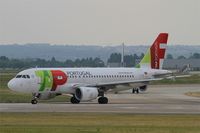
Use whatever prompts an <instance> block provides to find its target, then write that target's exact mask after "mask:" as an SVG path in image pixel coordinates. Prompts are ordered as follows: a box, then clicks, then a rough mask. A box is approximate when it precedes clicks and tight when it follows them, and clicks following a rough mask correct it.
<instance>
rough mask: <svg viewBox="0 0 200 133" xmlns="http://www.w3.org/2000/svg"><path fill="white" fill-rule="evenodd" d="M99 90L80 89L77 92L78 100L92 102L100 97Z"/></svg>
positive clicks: (94, 88) (93, 88)
mask: <svg viewBox="0 0 200 133" xmlns="http://www.w3.org/2000/svg"><path fill="white" fill-rule="evenodd" d="M98 94H99V92H98V89H97V88H96V87H79V88H77V89H76V91H75V97H76V99H78V100H80V101H90V100H93V99H96V98H97V97H98Z"/></svg>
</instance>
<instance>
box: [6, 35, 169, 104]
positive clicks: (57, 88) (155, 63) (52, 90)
mask: <svg viewBox="0 0 200 133" xmlns="http://www.w3.org/2000/svg"><path fill="white" fill-rule="evenodd" d="M167 40H168V33H160V34H159V35H158V37H157V38H156V40H155V41H154V43H153V44H152V46H151V47H150V48H149V49H148V50H147V52H146V54H145V55H144V57H143V59H142V60H141V62H140V63H139V64H138V65H137V66H136V67H130V68H125V67H119V68H106V67H105V68H30V69H26V70H24V71H21V72H19V73H18V74H17V75H16V76H15V77H14V78H13V79H11V80H10V81H9V82H8V88H10V89H11V90H13V91H17V92H23V93H32V95H33V99H32V100H31V103H32V104H37V103H38V100H39V99H42V100H47V99H51V98H54V97H56V96H58V95H62V94H70V95H71V96H72V97H71V99H70V101H71V103H72V104H78V103H80V102H86V101H92V100H94V99H96V98H98V103H99V104H107V103H108V98H107V97H105V93H107V92H109V91H113V92H114V91H123V90H129V89H132V88H133V90H134V91H138V89H139V90H141V91H146V89H147V85H148V84H149V83H150V82H151V81H157V80H162V79H164V78H166V77H170V76H171V75H172V72H171V71H169V70H163V69H162V65H163V60H164V57H165V51H166V45H167ZM135 88H138V89H136V90H135Z"/></svg>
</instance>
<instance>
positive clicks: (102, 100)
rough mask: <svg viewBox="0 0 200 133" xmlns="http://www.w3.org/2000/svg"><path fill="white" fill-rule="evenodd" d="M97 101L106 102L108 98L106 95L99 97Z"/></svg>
mask: <svg viewBox="0 0 200 133" xmlns="http://www.w3.org/2000/svg"><path fill="white" fill-rule="evenodd" d="M98 103H99V104H107V103H108V98H107V97H99V99H98Z"/></svg>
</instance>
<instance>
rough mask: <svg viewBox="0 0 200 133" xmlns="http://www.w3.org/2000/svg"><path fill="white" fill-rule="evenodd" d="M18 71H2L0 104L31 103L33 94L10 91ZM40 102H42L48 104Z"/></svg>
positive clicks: (195, 79) (197, 80)
mask: <svg viewBox="0 0 200 133" xmlns="http://www.w3.org/2000/svg"><path fill="white" fill-rule="evenodd" d="M17 72H18V71H17V70H10V71H9V70H7V71H1V72H0V103H22V102H23V103H27V102H28V103H29V102H30V101H31V98H32V96H31V94H23V93H17V92H13V91H11V90H9V89H8V87H7V83H8V81H9V80H10V79H12V78H13V77H14V76H15V75H16V73H17ZM151 84H156V85H158V84H200V75H198V74H196V75H192V76H191V77H187V78H178V79H176V80H175V81H173V80H162V81H155V82H152V83H151ZM68 100H69V97H66V96H58V97H56V98H54V99H51V100H47V101H48V102H51V101H52V102H55V101H60V102H63V101H68ZM47 101H46V100H45V101H40V102H47Z"/></svg>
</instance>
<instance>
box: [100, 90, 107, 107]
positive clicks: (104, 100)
mask: <svg viewBox="0 0 200 133" xmlns="http://www.w3.org/2000/svg"><path fill="white" fill-rule="evenodd" d="M99 96H100V97H99V98H98V103H99V104H107V103H108V98H107V97H104V91H103V90H102V91H101V90H100V91H99Z"/></svg>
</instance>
